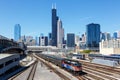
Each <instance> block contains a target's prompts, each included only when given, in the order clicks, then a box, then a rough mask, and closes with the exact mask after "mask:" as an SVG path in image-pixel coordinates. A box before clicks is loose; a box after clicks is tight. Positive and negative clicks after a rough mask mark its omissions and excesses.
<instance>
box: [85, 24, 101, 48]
mask: <svg viewBox="0 0 120 80" xmlns="http://www.w3.org/2000/svg"><path fill="white" fill-rule="evenodd" d="M86 37H87V38H86V46H87V47H88V48H93V47H99V42H100V25H99V24H94V23H91V24H88V25H87V26H86Z"/></svg>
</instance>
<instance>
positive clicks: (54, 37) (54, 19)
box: [52, 5, 58, 46]
mask: <svg viewBox="0 0 120 80" xmlns="http://www.w3.org/2000/svg"><path fill="white" fill-rule="evenodd" d="M56 13H57V10H56V7H55V6H54V5H53V7H52V46H57V19H58V17H57V14H56Z"/></svg>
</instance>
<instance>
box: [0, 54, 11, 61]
mask: <svg viewBox="0 0 120 80" xmlns="http://www.w3.org/2000/svg"><path fill="white" fill-rule="evenodd" d="M12 55H13V54H0V60H1V59H3V58H6V57H10V56H12Z"/></svg>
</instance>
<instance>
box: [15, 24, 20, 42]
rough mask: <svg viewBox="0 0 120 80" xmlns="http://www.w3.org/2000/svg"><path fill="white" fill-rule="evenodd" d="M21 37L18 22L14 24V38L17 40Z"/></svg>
mask: <svg viewBox="0 0 120 80" xmlns="http://www.w3.org/2000/svg"><path fill="white" fill-rule="evenodd" d="M20 38H21V26H20V24H16V25H15V27H14V40H15V41H18V40H20Z"/></svg>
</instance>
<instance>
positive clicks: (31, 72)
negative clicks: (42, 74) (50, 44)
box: [27, 62, 38, 80]
mask: <svg viewBox="0 0 120 80" xmlns="http://www.w3.org/2000/svg"><path fill="white" fill-rule="evenodd" d="M37 64H38V62H36V64H35V65H34V66H33V67H32V69H31V71H30V74H29V76H28V78H27V80H33V79H34V75H35V72H36V68H37Z"/></svg>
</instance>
